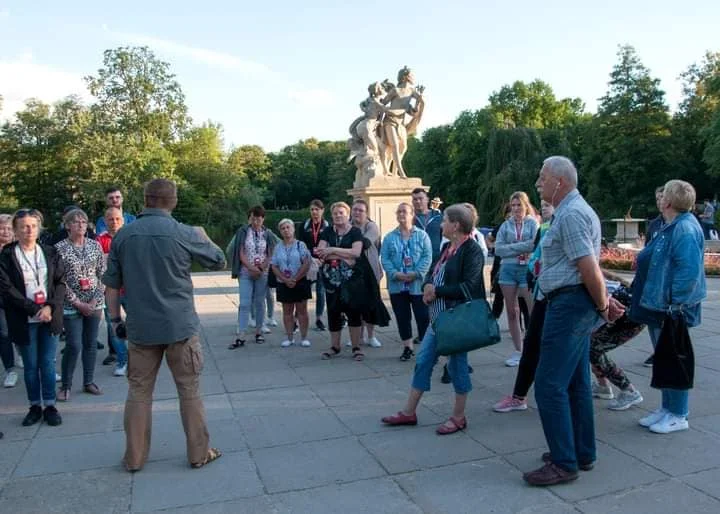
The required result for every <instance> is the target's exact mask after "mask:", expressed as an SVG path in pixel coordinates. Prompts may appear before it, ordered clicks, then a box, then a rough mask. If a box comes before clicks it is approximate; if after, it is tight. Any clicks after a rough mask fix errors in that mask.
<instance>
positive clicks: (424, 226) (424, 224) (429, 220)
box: [417, 212, 436, 232]
mask: <svg viewBox="0 0 720 514" xmlns="http://www.w3.org/2000/svg"><path fill="white" fill-rule="evenodd" d="M435 218H436V216H432V217H431V216H430V213H429V212H428V213H427V214H426V215H425V221H423V220H422V219H420V218H419V217H418V218H417V219H418V221H419V222H420V225H422V229H423V230H424V231H425V232H427V228H428V225H430V223H432V221H433V220H434V219H435Z"/></svg>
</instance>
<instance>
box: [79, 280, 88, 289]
mask: <svg viewBox="0 0 720 514" xmlns="http://www.w3.org/2000/svg"><path fill="white" fill-rule="evenodd" d="M79 282H80V290H81V291H88V290H89V289H90V279H89V278H81V279H80V280H79Z"/></svg>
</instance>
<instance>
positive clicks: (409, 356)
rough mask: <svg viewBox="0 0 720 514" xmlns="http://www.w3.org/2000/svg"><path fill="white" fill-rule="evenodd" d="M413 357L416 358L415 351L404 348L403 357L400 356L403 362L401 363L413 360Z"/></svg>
mask: <svg viewBox="0 0 720 514" xmlns="http://www.w3.org/2000/svg"><path fill="white" fill-rule="evenodd" d="M413 357H415V352H414V351H412V350H411V349H410V348H408V347H407V346H406V347H405V348H403V352H402V355H401V356H400V360H401V361H403V362H405V361H409V360H410V359H412V358H413Z"/></svg>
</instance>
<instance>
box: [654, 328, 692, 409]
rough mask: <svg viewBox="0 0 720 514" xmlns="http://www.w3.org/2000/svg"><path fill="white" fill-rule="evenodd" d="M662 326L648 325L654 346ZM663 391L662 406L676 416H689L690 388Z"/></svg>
mask: <svg viewBox="0 0 720 514" xmlns="http://www.w3.org/2000/svg"><path fill="white" fill-rule="evenodd" d="M661 329H662V327H659V326H657V325H648V333H649V334H650V341H652V344H653V348H655V347H656V346H657V343H658V340H659V339H660V331H661ZM660 391H661V392H662V408H663V409H665V410H668V411H670V412H671V413H673V414H675V415H676V416H680V417H681V418H687V416H688V414H689V413H690V398H689V394H688V393H689V390H688V389H661V390H660Z"/></svg>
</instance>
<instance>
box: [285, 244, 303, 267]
mask: <svg viewBox="0 0 720 514" xmlns="http://www.w3.org/2000/svg"><path fill="white" fill-rule="evenodd" d="M298 246H299V245H298ZM294 247H295V245H294V244H292V243H290V246H287V245H283V249H284V250H285V269H286V270H289V269H290V254H291V253H292V252H291V250H292V249H293V248H294ZM299 256H300V251H299V248H298V257H299Z"/></svg>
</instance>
